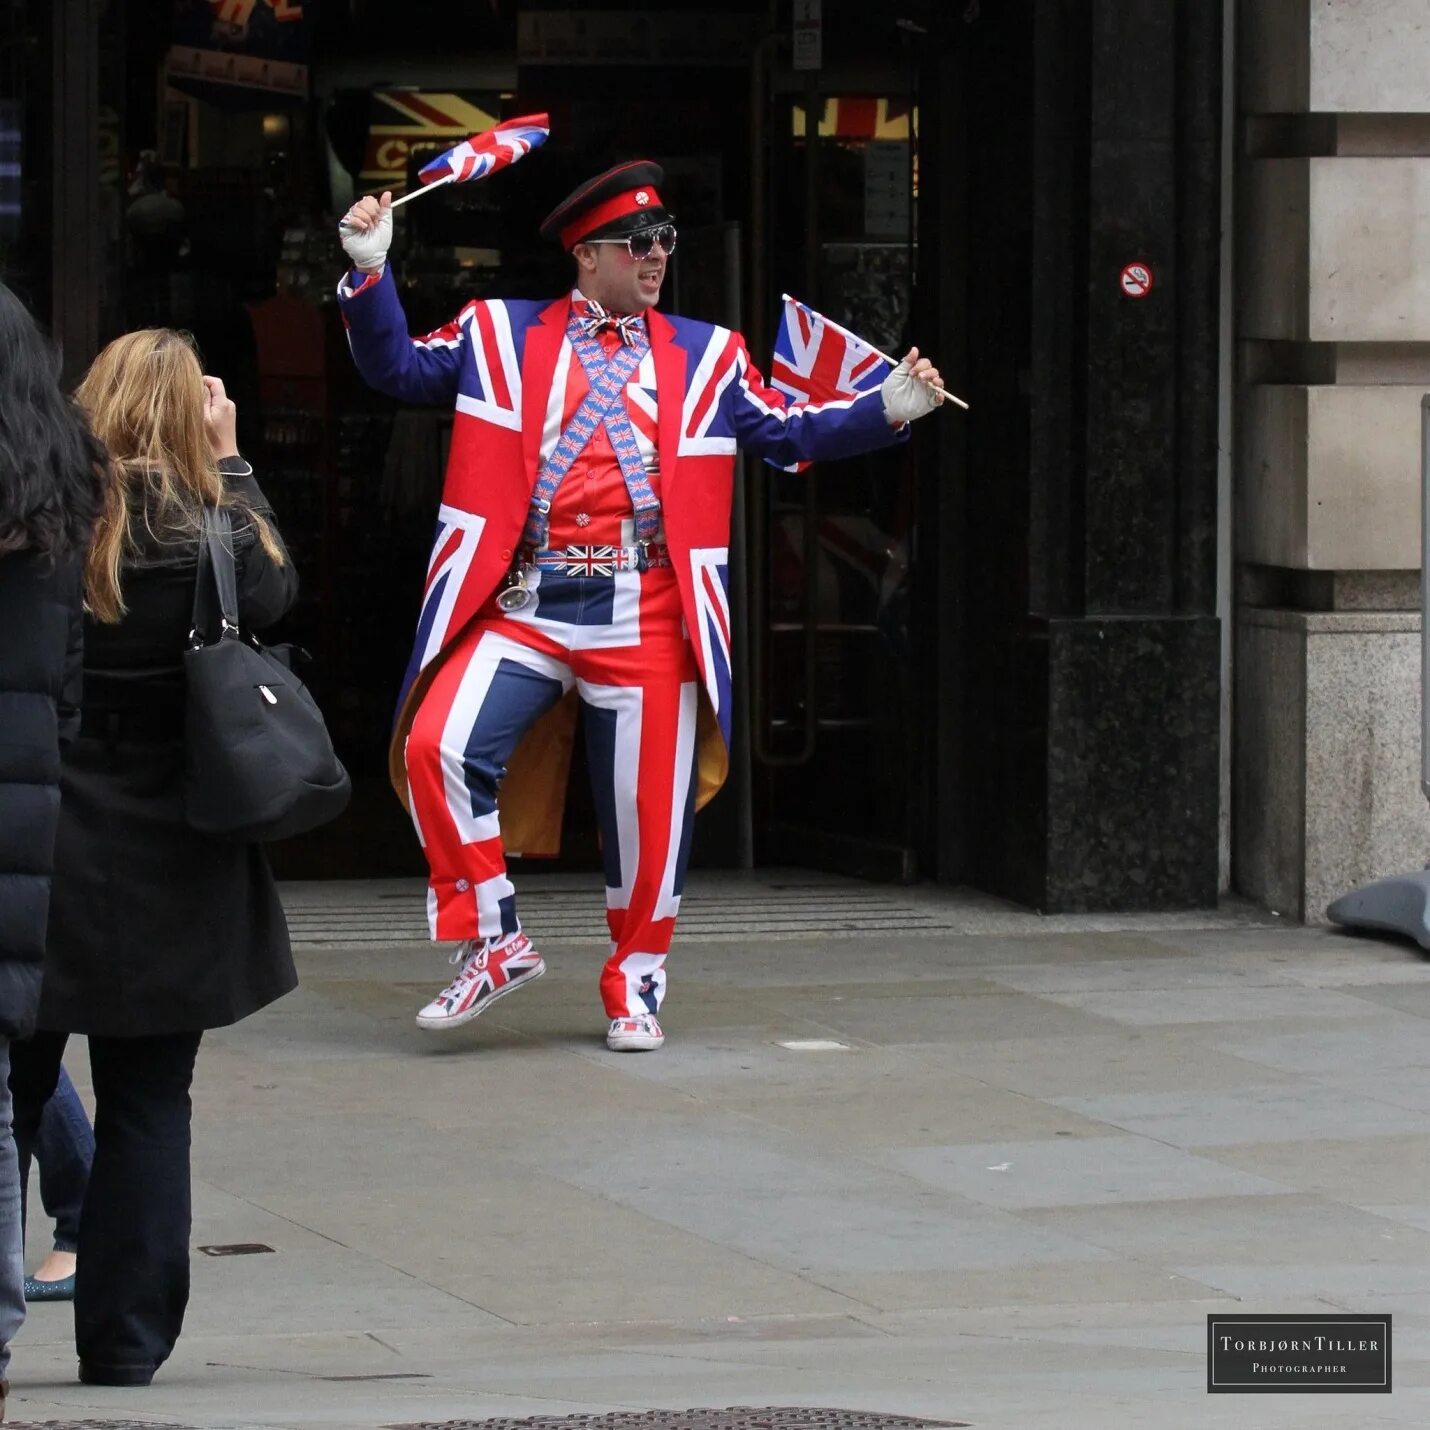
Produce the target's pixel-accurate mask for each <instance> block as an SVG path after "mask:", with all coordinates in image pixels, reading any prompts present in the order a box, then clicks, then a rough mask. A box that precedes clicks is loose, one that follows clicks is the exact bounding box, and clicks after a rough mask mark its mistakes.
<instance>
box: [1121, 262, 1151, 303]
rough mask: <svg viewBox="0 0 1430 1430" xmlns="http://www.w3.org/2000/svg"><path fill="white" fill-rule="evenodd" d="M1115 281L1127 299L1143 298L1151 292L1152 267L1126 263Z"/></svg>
mask: <svg viewBox="0 0 1430 1430" xmlns="http://www.w3.org/2000/svg"><path fill="white" fill-rule="evenodd" d="M1117 281H1118V283H1119V284H1121V286H1122V291H1123V292H1124V293H1125V294H1126V295H1127V296H1128V297H1129V298H1145V297H1146V296H1147V295H1148V294H1149V293H1150V292H1151V291H1152V281H1153V280H1152V265H1151V264H1150V263H1128V264H1126V265H1124V267H1123V269H1122V273H1121V276H1120V277H1119V278H1118V280H1117Z"/></svg>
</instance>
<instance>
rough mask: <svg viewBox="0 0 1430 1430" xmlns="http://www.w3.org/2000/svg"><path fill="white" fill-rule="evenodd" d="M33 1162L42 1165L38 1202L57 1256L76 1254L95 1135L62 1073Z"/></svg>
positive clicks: (42, 1123)
mask: <svg viewBox="0 0 1430 1430" xmlns="http://www.w3.org/2000/svg"><path fill="white" fill-rule="evenodd" d="M35 1160H36V1161H37V1162H38V1163H39V1164H40V1200H41V1201H42V1202H43V1203H44V1204H45V1215H46V1216H47V1217H49V1219H50V1220H51V1221H52V1222H54V1224H55V1250H56V1251H76V1250H78V1248H79V1212H80V1208H81V1207H82V1206H83V1205H84V1189H85V1188H86V1187H87V1186H88V1185H89V1168H90V1163H92V1162H93V1161H94V1130H93V1128H91V1127H90V1125H89V1117H88V1115H87V1114H86V1113H85V1110H84V1104H83V1103H82V1102H81V1101H80V1100H79V1093H77V1092H76V1091H75V1090H74V1084H73V1083H72V1082H71V1081H70V1077H69V1074H68V1073H67V1072H66V1071H65V1070H64V1068H61V1069H60V1080H59V1083H58V1084H57V1086H56V1087H55V1095H54V1096H53V1097H52V1098H50V1100H49V1101H48V1102H47V1103H46V1104H45V1110H44V1112H43V1113H42V1114H41V1116H40V1130H39V1132H38V1133H36V1135H35Z"/></svg>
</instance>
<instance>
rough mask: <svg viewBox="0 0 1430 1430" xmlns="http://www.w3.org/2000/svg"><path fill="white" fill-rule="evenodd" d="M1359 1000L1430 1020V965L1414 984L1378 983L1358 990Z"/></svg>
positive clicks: (1422, 971) (1423, 970)
mask: <svg viewBox="0 0 1430 1430" xmlns="http://www.w3.org/2000/svg"><path fill="white" fill-rule="evenodd" d="M1355 996H1356V997H1357V998H1361V999H1364V1000H1365V1001H1366V1002H1367V1003H1378V1004H1380V1006H1381V1007H1383V1008H1393V1009H1394V1010H1395V1011H1396V1012H1397V1013H1411V1014H1413V1015H1414V1016H1415V1017H1417V1018H1430V965H1427V966H1426V967H1425V968H1424V969H1422V970H1421V971H1420V977H1419V978H1417V979H1416V980H1415V982H1413V983H1398V982H1397V983H1377V984H1375V985H1373V986H1367V987H1363V988H1357V989H1356V990H1355Z"/></svg>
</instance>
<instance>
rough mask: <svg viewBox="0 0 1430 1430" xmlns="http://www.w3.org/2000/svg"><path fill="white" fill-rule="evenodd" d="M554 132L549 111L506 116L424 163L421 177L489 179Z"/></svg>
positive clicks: (424, 179) (434, 180)
mask: <svg viewBox="0 0 1430 1430" xmlns="http://www.w3.org/2000/svg"><path fill="white" fill-rule="evenodd" d="M550 136H551V120H550V119H549V118H548V116H546V115H545V114H525V115H523V116H522V117H521V118H520V119H505V120H503V121H502V122H501V123H500V124H497V125H494V126H493V127H492V128H491V129H487V130H484V131H483V132H482V133H481V134H473V135H472V137H471V138H470V139H463V140H462V142H461V143H460V144H458V145H456V146H455V147H453V148H451V149H448V150H447V152H446V153H445V154H439V155H438V156H437V157H436V158H435V159H433V160H432V162H431V163H430V164H425V165H424V166H423V167H422V169H421V171H420V172H419V174H418V176H417V177H418V178H419V179H421V180H422V182H423V183H424V184H435V183H439V182H441V183H457V184H465V183H467V182H468V181H469V180H471V179H485V178H486V177H487V175H488V174H494V173H496V171H497V170H498V169H504V168H506V166H507V165H508V164H514V163H516V161H517V160H518V159H521V158H524V157H525V156H526V155H527V154H529V153H531V151H532V150H533V149H535V148H536V147H537V146H538V145H541V144H544V143H546V141H547V139H548V138H549V137H550Z"/></svg>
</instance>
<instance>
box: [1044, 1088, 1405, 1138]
mask: <svg viewBox="0 0 1430 1430" xmlns="http://www.w3.org/2000/svg"><path fill="white" fill-rule="evenodd" d="M1050 1100H1051V1101H1053V1102H1055V1103H1057V1104H1058V1106H1060V1107H1068V1108H1071V1109H1072V1110H1073V1111H1074V1112H1080V1113H1082V1115H1083V1116H1084V1117H1091V1118H1096V1119H1097V1120H1099V1121H1102V1122H1110V1123H1113V1124H1114V1125H1116V1126H1118V1127H1123V1128H1126V1129H1127V1131H1129V1132H1139V1133H1141V1134H1142V1135H1144V1136H1147V1137H1156V1138H1159V1139H1161V1140H1162V1141H1164V1142H1170V1143H1172V1144H1173V1145H1174V1146H1177V1147H1219V1146H1225V1145H1228V1144H1231V1143H1238V1142H1283V1141H1284V1142H1296V1141H1303V1140H1305V1139H1306V1138H1317V1137H1332V1138H1335V1137H1356V1136H1362V1135H1365V1136H1386V1135H1389V1134H1392V1133H1403V1132H1416V1133H1418V1132H1430V1113H1424V1112H1417V1111H1414V1110H1412V1109H1410V1108H1404V1107H1396V1106H1393V1105H1392V1104H1390V1103H1387V1102H1379V1101H1377V1100H1376V1099H1374V1098H1371V1097H1362V1096H1357V1095H1356V1094H1355V1093H1350V1092H1343V1091H1342V1090H1341V1089H1340V1088H1338V1087H1328V1086H1326V1085H1324V1084H1321V1083H1312V1082H1307V1081H1306V1080H1304V1079H1303V1080H1302V1081H1300V1082H1296V1083H1292V1084H1290V1085H1286V1086H1279V1085H1272V1086H1252V1087H1249V1088H1244V1089H1241V1090H1240V1091H1237V1092H1204V1093H1195V1094H1193V1093H1176V1092H1166V1093H1163V1092H1146V1093H1126V1094H1113V1095H1111V1096H1107V1097H1057V1098H1052V1099H1050Z"/></svg>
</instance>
